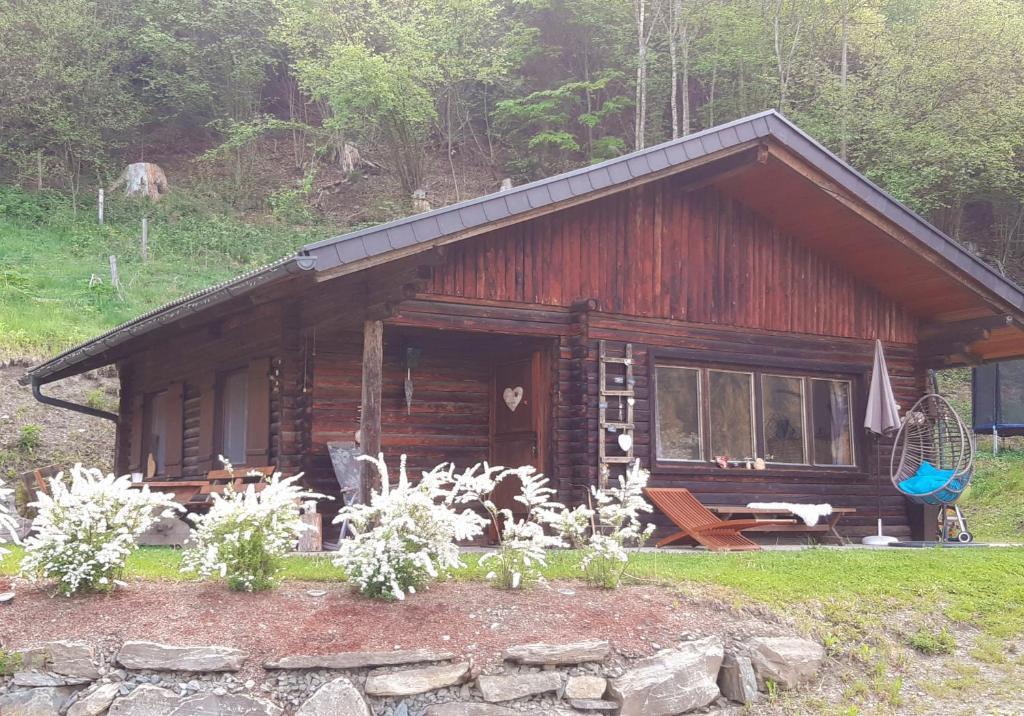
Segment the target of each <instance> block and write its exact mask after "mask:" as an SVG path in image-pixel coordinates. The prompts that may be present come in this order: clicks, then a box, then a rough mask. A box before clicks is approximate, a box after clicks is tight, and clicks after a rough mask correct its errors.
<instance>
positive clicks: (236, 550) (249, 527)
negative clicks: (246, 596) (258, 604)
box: [181, 461, 324, 592]
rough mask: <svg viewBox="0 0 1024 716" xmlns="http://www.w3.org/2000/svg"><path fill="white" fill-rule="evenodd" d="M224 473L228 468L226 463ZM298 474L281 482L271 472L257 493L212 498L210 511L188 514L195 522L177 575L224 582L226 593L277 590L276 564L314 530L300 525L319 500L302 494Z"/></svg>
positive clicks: (232, 492) (314, 495) (231, 493)
mask: <svg viewBox="0 0 1024 716" xmlns="http://www.w3.org/2000/svg"><path fill="white" fill-rule="evenodd" d="M225 465H226V466H227V469H228V470H229V471H230V470H231V466H230V464H229V463H227V462H226V461H225ZM301 479H302V473H299V474H298V475H295V476H293V477H288V478H284V479H282V478H281V473H279V472H277V473H274V474H273V475H272V476H271V477H270V478H269V479H268V480H267V481H266V483H264V484H263V485H261V486H262V488H263V489H261V490H259V491H257V490H256V485H248V486H247V487H246V488H245V489H244V490H241V491H235V490H234V489H232V487H231V486H230V485H229V486H228V487H227V488H226V489H225V490H224V494H223V495H219V494H216V493H214V494H212V495H211V497H212V500H213V502H212V503H211V505H210V510H209V511H208V512H207V513H206V514H204V515H191V517H192V518H193V519H194V520H195V522H196V529H195V530H193V532H192V537H191V539H190V540H189V543H188V545H187V549H186V550H185V554H184V555H183V557H182V567H181V569H182V571H183V572H186V573H195V574H198V575H199V576H200V577H202V578H204V579H208V578H210V577H219V578H221V579H226V580H227V583H228V588H229V589H232V590H234V591H240V592H258V591H263V590H267V589H272V588H274V587H276V586H277V583H278V580H277V575H278V573H279V572H280V569H281V560H282V559H283V558H284V556H285V555H286V554H287V553H288V552H290V551H291V550H293V549H294V548H295V543H296V542H297V541H298V539H299V536H300V535H301V534H302V532H303V531H305V530H307V529H314V528H313V527H312V526H311V525H308V524H306V523H305V522H303V521H302V512H303V510H312V509H315V506H316V500H318V499H321V498H323V497H324V495H321V494H319V493H315V492H309V491H307V490H305V489H304V488H303V487H302V486H301V485H299V484H298V482H299V481H300V480H301Z"/></svg>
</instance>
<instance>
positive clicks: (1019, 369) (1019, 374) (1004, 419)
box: [998, 360, 1024, 425]
mask: <svg viewBox="0 0 1024 716" xmlns="http://www.w3.org/2000/svg"><path fill="white" fill-rule="evenodd" d="M998 365H999V409H998V416H999V423H1000V424H1003V425H1024V361H1022V360H1010V361H1006V362H1004V363H999V364H998Z"/></svg>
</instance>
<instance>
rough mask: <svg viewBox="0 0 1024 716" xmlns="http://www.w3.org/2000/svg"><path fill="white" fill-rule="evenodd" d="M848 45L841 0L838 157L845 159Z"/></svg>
mask: <svg viewBox="0 0 1024 716" xmlns="http://www.w3.org/2000/svg"><path fill="white" fill-rule="evenodd" d="M849 45H850V3H849V0H843V47H842V50H841V52H840V60H839V92H840V95H841V100H842V107H841V109H840V111H839V158H840V159H842V160H843V161H844V162H845V161H846V153H847V149H848V144H849V138H848V136H847V131H848V130H847V122H848V119H849V116H848V115H849V112H850V101H849V98H848V97H847V94H846V79H847V74H848V72H849V63H848V61H847V52H848V50H849Z"/></svg>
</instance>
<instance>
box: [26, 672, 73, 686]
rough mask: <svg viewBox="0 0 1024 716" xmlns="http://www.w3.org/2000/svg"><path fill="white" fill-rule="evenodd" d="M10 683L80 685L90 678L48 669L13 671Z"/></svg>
mask: <svg viewBox="0 0 1024 716" xmlns="http://www.w3.org/2000/svg"><path fill="white" fill-rule="evenodd" d="M11 683H13V684H14V685H15V686H81V685H82V684H88V683H90V680H89V679H82V678H79V677H77V676H61V675H60V674H54V673H53V672H50V671H15V672H14V677H13V678H12V679H11Z"/></svg>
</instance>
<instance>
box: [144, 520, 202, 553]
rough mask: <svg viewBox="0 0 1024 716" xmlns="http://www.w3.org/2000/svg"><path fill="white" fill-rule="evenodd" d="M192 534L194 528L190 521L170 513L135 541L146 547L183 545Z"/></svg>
mask: <svg viewBox="0 0 1024 716" xmlns="http://www.w3.org/2000/svg"><path fill="white" fill-rule="evenodd" d="M191 536H192V528H191V527H189V525H188V522H186V521H185V520H183V519H181V518H180V517H175V516H174V515H168V516H167V517H161V518H160V520H158V521H157V522H156V523H155V524H154V525H153V526H152V527H150V528H149V529H148V530H146V531H145V532H143V533H142V534H141V535H139V536H138V538H136V540H135V541H136V542H137V543H138V544H140V545H142V546H144V547H183V546H184V545H185V543H186V542H188V539H189V537H191Z"/></svg>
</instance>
